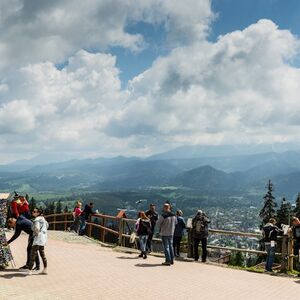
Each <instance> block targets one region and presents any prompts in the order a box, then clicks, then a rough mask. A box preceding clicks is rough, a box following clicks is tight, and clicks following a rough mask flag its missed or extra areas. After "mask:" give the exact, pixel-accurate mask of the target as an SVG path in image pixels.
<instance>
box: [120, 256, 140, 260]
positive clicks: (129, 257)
mask: <svg viewBox="0 0 300 300" xmlns="http://www.w3.org/2000/svg"><path fill="white" fill-rule="evenodd" d="M117 258H118V259H140V257H137V256H134V257H132V256H118V257H117Z"/></svg>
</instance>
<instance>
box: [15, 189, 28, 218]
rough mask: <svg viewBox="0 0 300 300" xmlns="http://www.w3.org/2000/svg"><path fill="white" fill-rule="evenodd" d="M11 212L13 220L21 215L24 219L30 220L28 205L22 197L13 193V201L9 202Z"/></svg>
mask: <svg viewBox="0 0 300 300" xmlns="http://www.w3.org/2000/svg"><path fill="white" fill-rule="evenodd" d="M11 211H12V214H13V217H14V218H16V219H17V218H18V217H19V216H20V215H23V216H24V217H25V218H27V219H29V218H30V213H29V203H28V201H27V200H26V198H25V197H24V196H21V195H19V194H17V193H15V196H14V199H13V200H12V202H11Z"/></svg>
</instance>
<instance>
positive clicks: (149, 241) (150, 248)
mask: <svg viewBox="0 0 300 300" xmlns="http://www.w3.org/2000/svg"><path fill="white" fill-rule="evenodd" d="M152 238H153V233H150V234H149V235H148V239H147V247H146V250H147V251H152Z"/></svg>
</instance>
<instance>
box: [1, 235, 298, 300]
mask: <svg viewBox="0 0 300 300" xmlns="http://www.w3.org/2000/svg"><path fill="white" fill-rule="evenodd" d="M25 246H26V235H22V236H21V237H20V238H19V239H18V240H16V241H15V242H14V243H13V244H12V246H11V248H12V251H13V254H14V257H15V262H16V264H17V266H18V267H20V266H22V265H24V262H25ZM46 253H47V257H48V262H49V268H48V269H49V274H48V275H32V276H26V275H25V274H24V273H22V272H18V271H17V270H13V269H11V270H6V271H0V300H9V299H15V300H17V299H26V300H34V299H43V300H47V299H51V300H55V299H59V300H61V299H68V300H69V299H93V300H95V299H139V300H141V299H142V300H147V299H151V300H156V299H157V300H158V299H170V300H171V299H184V300H187V299H193V300H195V299H201V300H202V299H203V300H205V299H228V300H229V299H230V300H231V299H239V300H247V299H255V300H259V299H264V300H267V299H272V300H274V299H280V300H283V299H288V300H290V299H293V298H294V299H297V298H299V295H300V279H292V278H283V277H277V276H270V275H266V274H256V273H250V272H245V271H239V270H233V269H228V268H221V267H216V266H213V265H208V264H202V263H194V262H176V263H175V265H174V266H172V267H165V266H161V262H162V259H161V258H159V257H149V258H148V259H147V260H143V259H139V258H137V257H136V255H134V254H125V253H119V252H116V251H113V250H112V249H110V248H105V247H101V246H100V245H99V244H97V243H94V242H92V241H90V240H88V239H86V238H84V237H78V236H75V235H74V234H71V233H65V232H50V239H49V242H48V245H47V248H46Z"/></svg>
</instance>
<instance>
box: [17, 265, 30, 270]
mask: <svg viewBox="0 0 300 300" xmlns="http://www.w3.org/2000/svg"><path fill="white" fill-rule="evenodd" d="M19 270H29V267H28V266H27V265H25V266H23V267H21V268H19Z"/></svg>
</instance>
